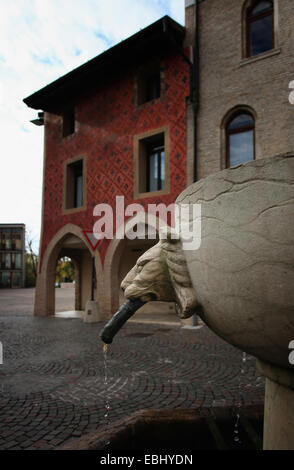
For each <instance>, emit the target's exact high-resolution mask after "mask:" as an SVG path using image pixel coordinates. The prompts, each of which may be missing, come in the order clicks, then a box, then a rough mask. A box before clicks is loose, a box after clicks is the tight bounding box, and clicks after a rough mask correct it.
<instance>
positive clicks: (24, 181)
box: [0, 0, 184, 250]
mask: <svg viewBox="0 0 294 470" xmlns="http://www.w3.org/2000/svg"><path fill="white" fill-rule="evenodd" d="M164 15H169V16H171V17H172V18H173V19H175V20H176V21H178V22H179V23H181V24H184V0H0V44H1V46H0V137H1V144H0V161H1V166H0V223H25V224H26V227H27V230H28V236H29V237H30V239H32V240H33V243H34V247H35V250H38V246H39V236H40V227H41V204H42V178H43V133H44V128H43V127H38V126H35V125H33V124H31V123H30V121H31V120H32V119H35V118H36V117H37V111H35V110H33V109H30V108H28V107H27V106H26V105H25V104H24V103H23V101H22V100H23V99H24V98H26V97H27V96H29V95H31V94H32V93H34V92H35V91H37V90H39V89H41V88H43V87H44V86H45V85H47V84H48V83H51V82H52V81H54V80H56V79H57V78H59V77H60V76H62V75H64V74H66V73H67V72H69V71H70V70H72V69H74V68H76V67H78V66H79V65H81V64H83V63H84V62H86V61H88V60H89V59H92V58H93V57H95V56H97V55H99V54H100V53H102V52H103V51H105V50H106V49H109V48H110V47H112V46H113V45H115V44H117V43H118V42H120V41H121V40H124V39H126V38H127V37H129V36H131V35H132V34H134V33H136V32H137V31H139V30H140V29H143V28H145V27H146V26H148V25H149V24H151V23H153V22H154V21H156V20H158V19H159V18H161V17H162V16H164Z"/></svg>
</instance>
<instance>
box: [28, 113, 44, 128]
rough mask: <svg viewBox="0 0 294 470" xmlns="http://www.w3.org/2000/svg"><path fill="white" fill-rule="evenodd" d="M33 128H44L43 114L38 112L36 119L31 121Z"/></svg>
mask: <svg viewBox="0 0 294 470" xmlns="http://www.w3.org/2000/svg"><path fill="white" fill-rule="evenodd" d="M31 122H32V123H33V124H35V126H44V112H43V111H40V112H39V113H38V118H37V119H33V120H32V121H31Z"/></svg>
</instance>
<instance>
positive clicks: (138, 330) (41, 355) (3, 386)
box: [0, 314, 264, 450]
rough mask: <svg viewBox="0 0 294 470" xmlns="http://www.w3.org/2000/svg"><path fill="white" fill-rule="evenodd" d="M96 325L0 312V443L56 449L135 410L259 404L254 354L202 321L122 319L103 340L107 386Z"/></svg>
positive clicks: (260, 391)
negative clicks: (109, 339) (0, 359)
mask: <svg viewBox="0 0 294 470" xmlns="http://www.w3.org/2000/svg"><path fill="white" fill-rule="evenodd" d="M102 327H103V324H102V323H101V324H100V323H99V324H86V323H83V322H81V320H79V319H62V318H56V317H50V318H36V317H32V316H29V315H28V316H25V315H23V316H13V315H11V314H9V315H6V316H5V315H2V316H1V317H0V341H1V342H2V344H3V352H4V363H3V365H0V449H44V450H45V449H54V448H56V447H58V446H60V445H63V444H65V443H68V442H70V441H71V440H72V441H74V440H75V439H79V438H80V437H81V436H84V435H85V434H88V433H91V432H95V431H97V430H101V429H102V428H103V427H105V426H111V425H112V424H115V423H116V422H117V421H118V420H121V419H123V418H125V417H127V416H130V415H131V414H132V413H134V412H138V411H140V410H141V409H145V410H146V409H159V410H174V409H176V410H179V409H204V408H207V407H222V406H223V407H227V406H239V405H243V404H245V405H260V404H262V403H263V397H264V379H263V378H262V377H260V376H259V374H258V373H257V371H256V369H255V359H254V358H252V357H251V356H248V355H247V356H246V362H244V361H243V360H242V357H243V356H242V352H241V351H239V350H237V349H236V348H234V347H232V346H230V345H228V344H227V343H226V342H224V341H223V340H221V339H220V338H218V337H217V336H216V335H215V334H213V333H212V332H211V331H210V330H209V329H208V328H207V327H203V328H200V329H195V330H194V329H184V328H181V327H179V326H170V325H160V324H158V325H155V324H142V323H140V324H139V323H129V324H126V325H125V326H124V328H123V329H122V330H121V331H120V332H119V333H118V335H117V336H116V338H115V340H114V342H113V344H112V345H110V346H108V351H107V386H106V385H105V383H104V382H105V361H104V359H105V358H104V356H103V344H102V342H101V340H100V338H99V337H98V334H99V332H100V331H101V329H102ZM241 370H243V372H242V373H241ZM107 402H108V403H109V405H110V409H109V413H108V417H107V418H105V413H106V408H105V405H106V403H107Z"/></svg>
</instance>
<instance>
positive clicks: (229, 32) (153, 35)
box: [24, 0, 294, 318]
mask: <svg viewBox="0 0 294 470" xmlns="http://www.w3.org/2000/svg"><path fill="white" fill-rule="evenodd" d="M183 6H184V5H183ZM185 8H186V20H185V27H183V26H181V25H179V24H178V23H176V22H175V21H173V20H172V19H171V18H169V17H164V18H162V19H160V20H159V21H157V22H156V23H154V24H152V25H151V26H149V27H147V28H145V29H143V30H142V31H140V32H138V33H137V34H135V35H134V36H132V37H130V38H129V39H127V40H126V41H123V42H121V43H120V44H118V45H116V46H114V47H112V48H111V49H109V50H108V51H106V52H104V53H103V54H101V55H99V56H97V57H96V58H94V59H93V60H91V61H89V62H87V63H86V64H84V65H82V66H81V67H79V68H77V69H75V70H73V71H72V72H70V73H69V74H67V75H65V76H64V77H61V78H60V79H58V80H56V81H55V82H53V83H51V84H49V85H48V86H47V87H45V88H43V89H42V90H39V91H38V92H36V93H34V94H33V95H31V96H30V97H28V98H26V99H25V100H24V101H25V103H26V104H27V105H28V106H30V107H32V108H34V109H36V110H41V111H42V112H41V113H39V118H38V119H37V120H36V121H35V123H38V124H43V123H44V124H45V137H44V142H45V144H44V185H43V209H42V234H41V245H40V255H41V256H40V262H39V275H38V282H37V290H36V300H35V314H36V315H41V316H45V315H51V314H53V313H54V309H55V302H54V277H55V266H56V262H57V260H58V258H59V257H61V256H69V257H70V258H72V259H73V261H74V263H75V267H76V308H77V309H83V308H84V307H85V303H86V301H87V300H88V299H89V298H90V297H91V286H93V283H92V275H93V269H92V257H93V256H94V264H95V286H94V287H95V289H94V297H95V299H97V300H98V301H99V304H100V310H101V312H102V313H103V315H104V317H105V318H107V317H109V316H110V315H112V314H113V313H114V312H115V311H116V309H117V307H118V305H119V303H120V302H121V301H122V299H123V293H122V292H121V290H120V287H119V286H120V282H121V280H122V278H123V277H124V275H125V274H126V272H127V271H128V270H129V269H130V268H131V267H132V266H133V264H134V263H135V261H136V259H137V258H138V256H140V254H141V253H142V252H143V251H144V250H146V249H147V248H149V247H150V246H151V245H152V244H154V243H155V242H156V240H153V241H152V240H149V241H148V240H142V239H137V240H129V239H127V238H123V239H121V238H120V237H119V236H115V237H114V239H113V240H103V242H101V243H100V244H99V245H98V246H97V248H96V249H95V250H92V247H91V243H89V239H88V237H87V233H89V234H90V233H91V232H92V231H93V226H94V224H95V222H96V220H97V217H96V216H95V215H94V208H95V206H96V205H97V204H100V203H107V204H110V206H111V207H112V208H113V209H114V210H115V206H116V196H124V198H125V201H124V202H125V205H127V204H130V203H140V204H141V205H142V206H143V207H145V208H146V207H147V205H148V204H150V203H153V204H156V205H158V204H160V203H164V204H166V205H168V204H170V203H172V202H174V200H175V199H176V197H177V196H178V195H179V194H180V193H181V192H182V190H183V189H184V188H185V187H186V186H188V185H189V184H191V183H193V182H194V181H197V180H199V179H201V178H204V177H206V176H208V175H209V174H211V173H213V172H216V171H219V170H222V169H224V168H227V167H232V166H235V165H238V164H241V163H245V162H247V161H250V160H252V159H260V158H266V157H270V156H273V155H277V154H281V153H288V152H293V151H294V133H293V121H294V114H293V107H291V105H290V103H289V101H288V97H289V92H290V90H289V83H290V81H291V80H293V79H294V75H293V73H294V56H293V50H294V36H293V31H294V3H293V1H292V0H272V1H265V0H262V1H256V0H222V1H219V0H198V1H196V0H185ZM43 113H44V115H43ZM273 190H274V188H273ZM96 215H97V214H96ZM127 223H128V224H130V223H131V225H132V226H133V227H136V226H138V227H139V226H140V227H141V228H142V227H143V228H145V229H146V228H147V227H146V224H147V221H146V219H145V216H144V215H142V214H141V215H140V214H138V215H136V216H135V217H133V218H130V217H127V216H126V217H125V218H124V220H122V221H120V224H117V226H116V227H115V234H116V235H117V234H118V232H119V231H121V230H122V227H125V226H126V224H127ZM148 223H149V224H150V223H151V224H152V226H153V228H154V230H157V229H158V217H157V215H156V214H155V216H154V219H153V220H150V219H148Z"/></svg>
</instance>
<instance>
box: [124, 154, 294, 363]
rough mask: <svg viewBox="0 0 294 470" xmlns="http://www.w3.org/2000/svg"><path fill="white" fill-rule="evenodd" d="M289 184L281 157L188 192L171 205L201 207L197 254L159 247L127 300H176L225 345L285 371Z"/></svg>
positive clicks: (289, 332) (289, 328) (293, 173)
mask: <svg viewBox="0 0 294 470" xmlns="http://www.w3.org/2000/svg"><path fill="white" fill-rule="evenodd" d="M293 180H294V155H284V156H276V157H273V158H267V159H264V160H256V161H253V162H250V163H247V164H245V165H239V166H237V167H233V168H230V169H227V170H224V171H221V172H218V173H216V174H214V175H211V176H209V177H207V178H205V179H204V180H201V181H199V182H197V183H195V184H193V185H191V186H189V187H188V188H187V189H186V190H185V191H184V192H183V193H182V194H181V195H180V196H179V197H178V199H177V201H176V202H177V203H178V204H183V203H184V204H187V203H188V204H190V205H192V204H196V203H197V204H201V209H202V230H201V245H200V248H199V249H198V250H194V251H187V250H182V248H181V242H174V241H173V240H170V239H169V240H166V241H164V240H161V241H160V242H159V244H157V245H156V246H155V247H153V248H152V249H151V250H149V251H148V252H146V253H145V254H144V255H143V256H142V257H141V258H139V260H138V262H137V265H136V266H135V268H133V270H132V271H131V272H130V273H129V274H128V276H127V277H126V278H125V280H124V281H123V284H122V287H123V288H124V289H125V295H126V297H127V298H136V297H142V296H144V298H145V299H146V300H148V296H150V298H151V297H152V298H153V299H154V298H156V299H157V300H166V301H174V300H176V301H177V303H178V304H179V306H180V313H181V314H182V316H184V317H186V316H189V315H191V314H192V313H193V311H195V307H196V306H197V305H198V306H200V311H201V313H200V316H201V318H202V319H203V320H204V322H205V323H206V324H207V325H208V326H209V327H210V328H211V329H212V330H213V331H215V332H216V333H217V334H218V335H219V336H221V337H222V338H224V339H225V340H227V341H228V342H229V343H231V344H233V345H235V346H237V347H238V348H240V349H242V350H243V351H246V352H248V353H250V354H252V355H254V356H256V357H258V358H260V359H262V360H264V361H266V362H269V363H273V364H276V365H278V366H282V367H290V368H291V366H290V365H289V360H288V358H289V349H288V346H289V343H290V341H291V340H293V339H294V288H293V287H294V223H293V220H294V186H293ZM191 213H192V211H191ZM184 259H185V260H186V264H185V262H184ZM187 268H188V270H187ZM188 273H189V274H190V276H189V274H188ZM292 367H293V366H292Z"/></svg>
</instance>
